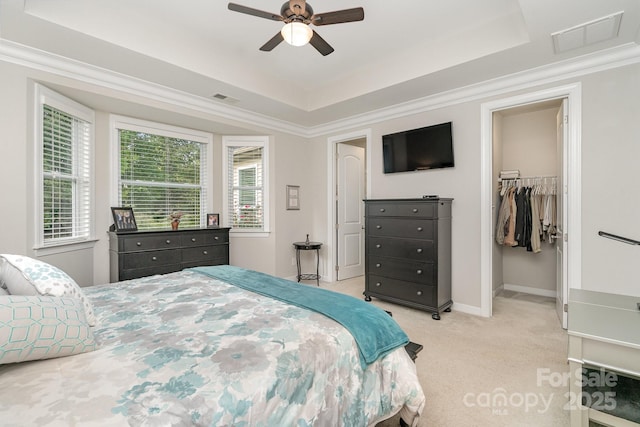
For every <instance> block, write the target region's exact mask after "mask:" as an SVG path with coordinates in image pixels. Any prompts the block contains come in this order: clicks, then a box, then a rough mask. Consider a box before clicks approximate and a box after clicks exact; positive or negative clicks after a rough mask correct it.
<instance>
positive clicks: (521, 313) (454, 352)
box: [321, 277, 569, 427]
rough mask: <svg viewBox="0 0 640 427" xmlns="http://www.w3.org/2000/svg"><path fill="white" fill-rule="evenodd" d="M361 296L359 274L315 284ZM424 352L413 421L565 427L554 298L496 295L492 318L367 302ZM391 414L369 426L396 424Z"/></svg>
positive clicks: (561, 346) (565, 384)
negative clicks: (422, 399) (421, 398)
mask: <svg viewBox="0 0 640 427" xmlns="http://www.w3.org/2000/svg"><path fill="white" fill-rule="evenodd" d="M321 287H324V288H327V289H331V290H334V291H338V292H342V293H345V294H348V295H352V296H355V297H357V298H363V296H362V292H363V290H364V277H359V278H355V279H350V280H345V281H340V282H334V283H321ZM372 304H375V305H377V306H379V307H381V308H383V309H385V310H389V311H391V312H392V313H393V317H394V319H395V320H396V321H397V322H398V324H399V325H400V326H401V327H402V328H403V329H404V330H405V332H406V333H407V335H408V336H409V338H410V339H411V341H414V342H417V343H420V344H422V345H423V346H424V349H423V350H422V351H421V352H420V353H419V354H418V358H417V359H416V367H417V370H418V376H419V378H420V383H421V384H422V388H423V390H424V392H425V395H426V398H427V402H426V408H425V411H424V413H423V415H422V417H421V419H420V423H419V424H418V425H419V426H421V427H422V426H429V427H449V426H450V427H461V426H464V427H467V426H469V427H475V426H478V427H484V426H491V427H499V426H509V427H511V426H519V427H520V426H522V427H525V426H535V427H544V426H549V427H563V426H569V411H568V410H567V408H566V407H567V406H568V402H569V400H568V392H569V381H568V379H567V377H568V373H569V365H568V363H567V333H566V331H565V330H563V329H562V328H561V326H560V323H559V321H558V318H557V315H556V312H555V300H553V299H551V298H546V297H537V296H532V295H526V294H522V293H515V292H507V291H505V292H502V293H501V294H500V295H498V296H497V297H496V298H494V301H493V317H492V318H483V317H479V316H473V315H469V314H465V313H460V312H456V311H455V302H454V311H452V312H451V313H443V314H442V315H441V316H442V320H439V321H436V320H433V319H431V314H430V313H427V312H423V311H420V310H416V309H412V308H409V307H404V306H401V305H398V304H393V303H388V302H385V301H381V300H378V299H375V298H374V299H373V301H372ZM398 425H399V424H398V420H397V417H394V418H392V419H391V420H387V421H385V422H382V423H380V424H378V426H377V427H390V426H394V427H397V426H398Z"/></svg>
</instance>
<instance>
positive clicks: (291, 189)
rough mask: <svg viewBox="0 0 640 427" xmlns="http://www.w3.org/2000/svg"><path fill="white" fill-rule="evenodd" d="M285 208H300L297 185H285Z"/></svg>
mask: <svg viewBox="0 0 640 427" xmlns="http://www.w3.org/2000/svg"><path fill="white" fill-rule="evenodd" d="M287 210H300V186H299V185H287Z"/></svg>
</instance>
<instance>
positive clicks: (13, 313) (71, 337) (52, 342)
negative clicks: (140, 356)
mask: <svg viewBox="0 0 640 427" xmlns="http://www.w3.org/2000/svg"><path fill="white" fill-rule="evenodd" d="M95 349H96V342H95V340H94V337H93V332H92V330H91V327H90V326H89V324H88V323H87V319H86V317H85V314H84V307H83V305H82V302H81V301H80V300H79V299H78V298H74V297H51V296H40V295H38V296H20V295H6V296H0V364H5V363H16V362H25V361H27V360H39V359H50V358H53V357H62V356H71V355H73V354H78V353H84V352H87V351H93V350H95Z"/></svg>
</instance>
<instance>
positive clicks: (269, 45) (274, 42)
mask: <svg viewBox="0 0 640 427" xmlns="http://www.w3.org/2000/svg"><path fill="white" fill-rule="evenodd" d="M283 40H284V38H283V37H282V33H281V32H280V31H278V34H276V35H275V36H273V37H272V38H271V40H269V41H268V42H266V43H265V44H263V45H262V47H260V50H261V51H263V52H270V51H272V50H273V48H274V47H276V46H278V45H279V44H280V43H281V42H282V41H283Z"/></svg>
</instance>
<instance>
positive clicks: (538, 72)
mask: <svg viewBox="0 0 640 427" xmlns="http://www.w3.org/2000/svg"><path fill="white" fill-rule="evenodd" d="M0 60H2V61H5V62H9V63H13V64H16V65H21V66H24V67H28V68H32V69H36V70H40V71H44V72H47V73H51V74H54V75H58V76H62V77H67V78H70V79H74V80H77V81H80V82H84V83H88V84H91V85H95V86H98V87H102V88H106V89H111V90H114V91H120V92H124V93H128V94H133V95H137V96H140V97H143V98H148V99H151V100H154V101H158V102H164V103H171V104H174V105H178V106H180V107H184V108H187V109H191V110H195V111H198V112H202V113H205V114H209V115H212V116H214V117H217V118H221V119H225V120H231V121H236V122H238V123H239V125H244V126H250V127H252V128H254V127H256V126H258V127H261V128H265V129H269V130H273V131H277V132H284V133H288V134H292V135H296V136H301V137H305V138H313V137H318V136H322V135H328V134H332V133H337V132H344V131H347V130H349V129H354V128H361V127H366V126H371V125H373V124H375V123H379V122H382V121H385V120H391V119H396V118H400V117H404V116H408V115H412V114H418V113H423V112H426V111H431V110H435V109H439V108H443V107H447V106H451V105H456V104H460V103H464V102H469V101H474V100H478V99H483V98H489V97H492V96H496V95H501V94H504V93H507V92H513V91H517V90H522V89H528V88H531V87H535V86H540V85H545V84H550V83H554V82H557V81H560V80H566V79H572V78H577V77H580V76H583V75H587V74H592V73H596V72H600V71H604V70H608V69H613V68H618V67H622V66H625V65H630V64H635V63H638V62H640V45H638V44H636V43H628V44H625V45H622V46H619V47H615V48H611V49H607V50H604V51H600V52H597V53H593V54H588V55H584V56H580V57H577V58H573V59H569V60H565V61H560V62H556V63H553V64H550V65H545V66H541V67H537V68H533V69H530V70H526V71H523V72H519V73H514V74H510V75H507V76H503V77H499V78H496V79H492V80H487V81H484V82H481V83H477V84H473V85H469V86H465V87H461V88H457V89H453V90H450V91H445V92H441V93H438V94H435V95H431V96H427V97H423V98H419V99H416V100H412V101H408V102H405V103H402V104H397V105H393V106H390V107H386V108H381V109H377V110H372V111H369V112H366V113H363V114H358V115H354V116H350V117H346V118H344V119H341V120H337V121H333V122H329V123H325V124H322V125H318V126H311V127H305V126H301V125H297V124H295V123H292V122H288V121H284V120H279V119H275V118H273V117H269V116H267V115H264V114H259V113H255V112H252V111H248V110H244V109H241V108H238V107H234V106H228V105H221V104H219V103H217V102H215V101H213V100H209V99H206V98H203V97H200V96H196V95H192V94H189V93H186V92H182V91H179V90H176V89H173V88H170V87H167V86H162V85H159V84H156V83H152V82H148V81H145V80H142V79H138V78H135V77H131V76H128V75H125V74H122V73H117V72H114V71H111V70H107V69H105V68H101V67H96V66H93V65H91V64H87V63H84V62H80V61H76V60H73V59H70V58H66V57H63V56H60V55H56V54H53V53H50V52H46V51H43V50H39V49H35V48H32V47H29V46H25V45H22V44H19V43H15V42H12V41H10V40H6V39H2V38H0Z"/></svg>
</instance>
